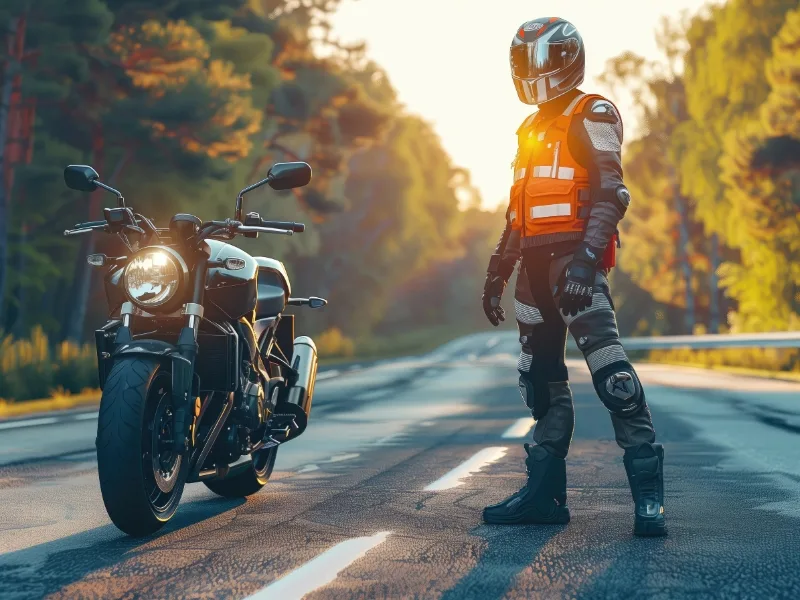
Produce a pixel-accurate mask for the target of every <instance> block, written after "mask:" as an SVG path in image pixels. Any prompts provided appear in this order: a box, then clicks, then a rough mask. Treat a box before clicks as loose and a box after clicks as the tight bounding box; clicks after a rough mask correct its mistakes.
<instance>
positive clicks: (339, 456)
mask: <svg viewBox="0 0 800 600" xmlns="http://www.w3.org/2000/svg"><path fill="white" fill-rule="evenodd" d="M359 456H361V455H360V454H359V453H358V452H351V453H350V454H337V455H336V456H331V457H330V459H328V460H326V461H325V462H329V463H335V462H342V461H343V460H351V459H353V458H358V457H359Z"/></svg>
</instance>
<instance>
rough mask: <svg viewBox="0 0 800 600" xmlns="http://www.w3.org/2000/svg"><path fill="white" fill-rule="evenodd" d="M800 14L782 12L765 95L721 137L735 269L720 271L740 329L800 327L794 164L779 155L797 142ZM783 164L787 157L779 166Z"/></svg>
mask: <svg viewBox="0 0 800 600" xmlns="http://www.w3.org/2000/svg"><path fill="white" fill-rule="evenodd" d="M799 50H800V8H796V9H795V10H793V11H790V12H789V13H788V14H787V15H786V19H785V22H784V24H783V26H782V28H781V29H780V31H778V33H777V35H776V36H775V38H774V40H773V43H772V58H771V59H770V60H769V62H768V64H767V69H766V76H767V81H768V82H769V85H770V92H769V95H768V96H767V97H766V99H765V101H764V103H763V104H762V105H761V107H760V109H759V110H758V112H757V113H756V114H755V115H754V116H753V117H752V119H751V120H750V121H749V122H748V123H747V124H746V126H744V127H742V128H741V129H739V130H735V131H732V132H730V133H729V134H728V135H727V136H726V138H725V147H724V154H723V157H722V159H721V160H720V166H721V170H722V181H723V183H724V184H725V188H726V189H725V201H726V202H727V204H728V206H729V207H730V211H731V215H730V217H731V224H730V226H729V239H730V243H731V244H732V245H734V246H735V247H736V248H738V249H739V250H740V256H741V263H740V264H734V263H728V264H726V265H724V267H723V270H722V277H723V284H724V285H726V286H727V288H728V290H729V293H730V294H731V295H732V296H733V297H734V298H735V299H736V300H737V303H738V310H737V314H736V317H735V322H734V323H735V326H736V328H737V329H739V330H742V331H772V330H786V329H797V327H798V326H800V315H799V314H798V313H800V294H799V293H798V291H799V290H800V218H798V214H799V212H800V211H798V205H800V202H799V200H800V165H798V164H797V155H794V159H793V160H792V159H789V157H790V156H791V155H788V156H787V155H784V154H782V152H781V151H786V150H791V148H792V144H795V145H796V144H798V142H800V125H798V114H800V92H798V89H800V61H798V51H799ZM787 159H789V160H788V161H787Z"/></svg>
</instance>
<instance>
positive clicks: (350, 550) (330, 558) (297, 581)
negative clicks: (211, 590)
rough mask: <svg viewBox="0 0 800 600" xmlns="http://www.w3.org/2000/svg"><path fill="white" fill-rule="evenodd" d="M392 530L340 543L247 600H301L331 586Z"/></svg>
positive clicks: (383, 540) (384, 539)
mask: <svg viewBox="0 0 800 600" xmlns="http://www.w3.org/2000/svg"><path fill="white" fill-rule="evenodd" d="M391 533H392V532H391V531H379V532H378V533H376V534H375V535H372V536H369V537H360V538H353V539H352V540H346V541H344V542H341V543H339V544H336V545H335V546H334V547H333V548H329V549H328V550H326V551H325V552H323V553H322V554H320V555H319V556H318V557H316V558H315V559H313V560H311V561H310V562H307V563H306V564H304V565H303V566H302V567H300V568H299V569H296V570H295V571H292V572H291V573H289V574H288V575H286V576H284V577H281V578H280V579H278V580H277V581H276V582H275V583H271V584H270V585H268V586H267V587H265V588H264V589H263V590H261V591H259V592H256V593H255V594H253V595H252V596H248V597H247V598H246V600H290V599H298V600H299V599H300V598H303V596H305V595H306V594H309V593H311V592H313V591H314V590H316V589H319V588H321V587H322V586H324V585H328V584H329V583H330V582H331V581H333V580H334V579H336V576H337V575H339V573H340V572H342V571H344V570H345V569H346V568H347V567H349V566H350V565H351V564H353V563H354V562H355V561H357V560H358V559H359V558H362V557H363V556H364V555H365V554H366V553H367V552H369V551H370V550H372V549H373V548H375V547H376V546H379V545H380V544H382V543H383V542H385V541H386V538H387V537H389V535H390V534H391Z"/></svg>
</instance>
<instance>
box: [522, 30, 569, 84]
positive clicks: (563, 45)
mask: <svg viewBox="0 0 800 600" xmlns="http://www.w3.org/2000/svg"><path fill="white" fill-rule="evenodd" d="M579 48H580V46H579V44H578V42H577V40H574V39H569V40H565V41H563V42H547V41H546V40H538V41H535V42H529V43H527V44H520V45H519V46H514V47H513V48H511V73H512V74H513V75H514V77H516V78H517V79H536V78H537V77H542V76H543V75H549V74H551V73H555V72H557V71H560V70H561V69H565V68H566V67H568V66H569V65H571V64H572V62H573V61H574V60H575V59H576V58H577V56H578V50H579Z"/></svg>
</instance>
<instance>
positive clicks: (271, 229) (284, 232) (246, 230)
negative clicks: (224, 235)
mask: <svg viewBox="0 0 800 600" xmlns="http://www.w3.org/2000/svg"><path fill="white" fill-rule="evenodd" d="M256 231H257V232H260V233H278V234H281V235H292V234H293V233H294V231H293V230H291V229H278V228H275V227H259V226H258V225H239V227H237V228H236V233H239V232H242V233H251V232H256Z"/></svg>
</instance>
